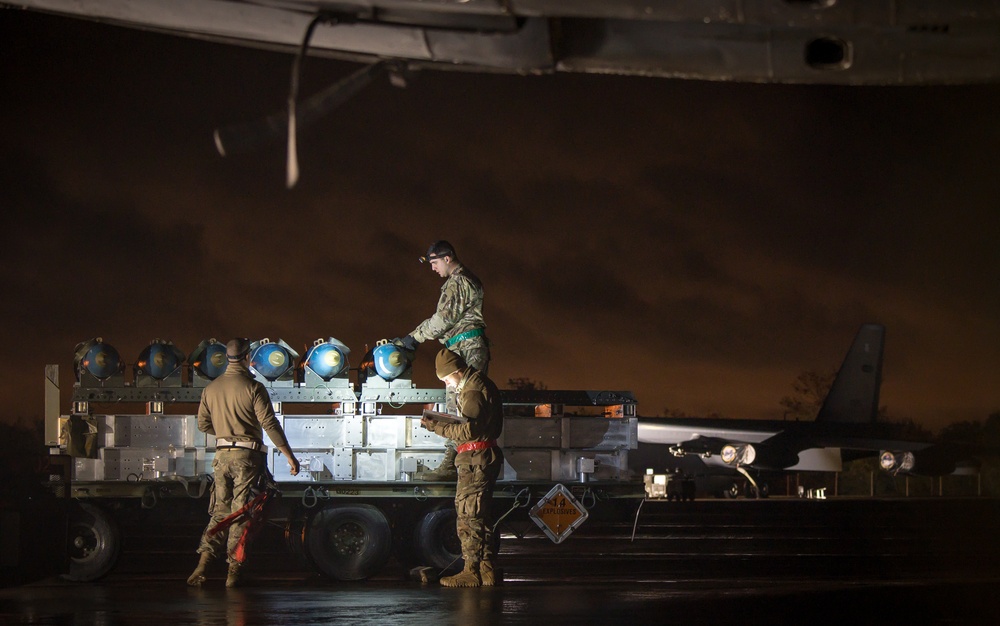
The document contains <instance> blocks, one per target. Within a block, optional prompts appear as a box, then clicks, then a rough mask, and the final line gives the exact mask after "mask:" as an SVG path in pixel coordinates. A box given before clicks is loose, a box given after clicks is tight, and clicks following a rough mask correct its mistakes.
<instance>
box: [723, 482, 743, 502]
mask: <svg viewBox="0 0 1000 626" xmlns="http://www.w3.org/2000/svg"><path fill="white" fill-rule="evenodd" d="M722 493H723V494H724V495H725V496H726V497H727V498H729V499H733V498H738V497H739V495H740V484H739V483H737V482H734V483H733V484H731V485H729V487H728V488H726V490H725V491H723V492H722Z"/></svg>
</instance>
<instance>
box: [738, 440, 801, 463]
mask: <svg viewBox="0 0 1000 626" xmlns="http://www.w3.org/2000/svg"><path fill="white" fill-rule="evenodd" d="M719 457H720V458H721V459H722V462H723V463H725V464H726V465H731V466H733V467H737V466H749V467H755V468H760V469H785V468H786V467H791V466H792V465H795V464H796V463H798V462H799V455H798V454H796V453H795V452H792V451H789V450H783V449H780V448H774V447H772V446H766V445H763V444H759V443H755V444H750V443H731V444H726V445H724V446H722V449H721V450H720V451H719Z"/></svg>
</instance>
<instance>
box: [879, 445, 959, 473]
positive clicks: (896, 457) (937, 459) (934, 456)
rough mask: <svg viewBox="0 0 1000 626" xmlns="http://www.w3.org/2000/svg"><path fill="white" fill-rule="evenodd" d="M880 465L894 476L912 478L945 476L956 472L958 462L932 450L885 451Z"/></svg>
mask: <svg viewBox="0 0 1000 626" xmlns="http://www.w3.org/2000/svg"><path fill="white" fill-rule="evenodd" d="M878 464H879V467H881V468H882V469H883V470H884V471H886V472H888V473H890V474H892V475H893V476H895V475H897V474H903V475H910V476H943V475H945V474H951V473H952V472H954V471H955V466H956V462H955V459H954V458H953V457H951V456H950V455H948V454H945V453H942V452H939V451H935V450H933V449H930V450H920V451H912V450H883V451H882V453H881V454H879V457H878Z"/></svg>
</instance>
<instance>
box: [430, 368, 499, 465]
mask: <svg viewBox="0 0 1000 626" xmlns="http://www.w3.org/2000/svg"><path fill="white" fill-rule="evenodd" d="M463 372H464V374H463V376H462V381H461V382H460V383H459V384H458V388H457V389H456V390H455V392H456V393H457V395H458V414H459V415H461V416H462V417H464V418H466V419H467V420H468V421H466V422H464V423H456V424H452V423H446V422H434V423H433V424H434V426H433V428H434V432H435V433H437V434H439V435H441V436H442V437H447V438H448V439H451V440H452V441H454V442H455V444H457V445H462V444H463V443H468V442H470V441H489V440H491V439H496V438H497V437H499V436H500V433H501V432H503V403H502V401H501V400H500V391H499V390H498V389H497V386H496V385H495V384H494V383H493V381H492V380H490V379H489V378H487V377H486V376H484V375H483V374H482V373H481V372H479V371H477V370H476V369H475V368H472V367H467V368H465V369H464V370H463ZM497 450H498V448H497V449H494V448H488V449H486V450H473V451H471V452H461V453H459V455H458V456H457V457H456V458H455V463H456V464H468V465H488V464H489V463H490V461H491V460H492V459H493V458H494V457H495V456H496V454H497Z"/></svg>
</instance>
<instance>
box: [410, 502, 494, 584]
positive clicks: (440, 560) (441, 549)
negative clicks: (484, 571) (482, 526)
mask: <svg viewBox="0 0 1000 626" xmlns="http://www.w3.org/2000/svg"><path fill="white" fill-rule="evenodd" d="M457 519H458V515H457V514H456V513H455V507H454V506H452V505H450V504H449V505H442V506H440V507H438V508H436V509H432V510H430V511H428V512H427V514H426V515H424V517H423V518H422V519H421V520H420V523H419V524H417V528H416V529H415V530H414V533H413V544H414V545H415V546H416V552H417V556H418V557H419V558H420V559H421V561H420V562H421V564H423V565H428V566H431V567H436V568H438V569H440V570H441V571H442V573H451V572H457V571H459V570H461V569H462V568H464V567H465V559H463V558H462V542H461V541H460V540H459V538H458V530H457V529H456V528H455V522H456V521H457ZM493 553H494V554H500V533H499V532H495V533H493Z"/></svg>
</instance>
